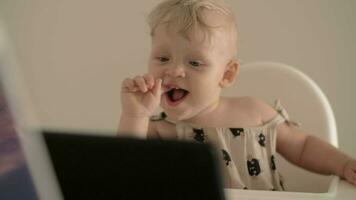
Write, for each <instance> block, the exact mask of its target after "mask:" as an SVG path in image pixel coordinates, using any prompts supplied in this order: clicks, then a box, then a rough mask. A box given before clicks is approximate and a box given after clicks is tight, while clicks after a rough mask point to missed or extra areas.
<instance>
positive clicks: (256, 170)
mask: <svg viewBox="0 0 356 200" xmlns="http://www.w3.org/2000/svg"><path fill="white" fill-rule="evenodd" d="M247 169H248V173H249V174H250V176H258V175H259V174H260V173H261V168H260V164H259V162H258V160H257V159H256V158H252V159H250V160H247Z"/></svg>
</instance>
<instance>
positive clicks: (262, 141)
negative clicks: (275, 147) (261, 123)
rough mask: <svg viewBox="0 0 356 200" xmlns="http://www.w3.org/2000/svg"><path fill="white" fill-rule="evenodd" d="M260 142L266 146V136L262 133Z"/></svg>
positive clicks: (259, 137) (259, 136)
mask: <svg viewBox="0 0 356 200" xmlns="http://www.w3.org/2000/svg"><path fill="white" fill-rule="evenodd" d="M258 143H259V144H260V145H261V146H263V147H265V146H266V137H265V136H264V135H263V134H262V133H260V134H259V135H258Z"/></svg>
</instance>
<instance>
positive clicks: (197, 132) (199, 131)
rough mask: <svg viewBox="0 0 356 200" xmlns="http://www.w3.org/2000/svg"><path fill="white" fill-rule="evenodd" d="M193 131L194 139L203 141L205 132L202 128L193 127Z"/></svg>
mask: <svg viewBox="0 0 356 200" xmlns="http://www.w3.org/2000/svg"><path fill="white" fill-rule="evenodd" d="M193 131H194V133H195V136H194V140H196V141H198V142H204V140H205V134H204V131H203V129H195V128H193Z"/></svg>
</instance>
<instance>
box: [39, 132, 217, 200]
mask: <svg viewBox="0 0 356 200" xmlns="http://www.w3.org/2000/svg"><path fill="white" fill-rule="evenodd" d="M44 137H45V141H46V144H47V146H48V149H49V153H50V156H51V159H52V162H53V165H54V168H55V171H56V175H57V178H58V180H59V184H60V187H61V189H62V192H63V195H64V198H65V199H148V198H149V199H194V200H196V199H206V200H208V199H214V200H218V199H223V190H222V186H221V180H220V175H219V170H218V167H217V166H218V165H217V164H216V159H215V152H214V149H213V148H212V147H211V146H210V145H207V144H197V143H190V142H182V141H166V140H165V141H163V140H140V139H127V138H117V137H100V136H83V135H75V134H74V135H73V134H61V133H57V132H56V133H54V132H48V131H47V132H45V133H44Z"/></svg>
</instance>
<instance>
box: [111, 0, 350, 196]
mask: <svg viewBox="0 0 356 200" xmlns="http://www.w3.org/2000/svg"><path fill="white" fill-rule="evenodd" d="M149 25H150V28H151V36H152V49H151V54H150V59H149V64H148V69H149V70H148V71H149V72H148V73H147V74H145V75H142V76H141V75H139V76H136V77H134V78H127V79H125V80H124V81H123V83H122V89H121V99H122V114H121V119H120V125H119V131H118V132H119V134H121V135H123V134H124V133H129V134H130V135H131V136H135V137H140V138H147V137H155V138H162V139H182V140H193V141H197V142H209V143H211V144H213V145H215V146H216V147H217V148H218V149H221V151H220V152H221V160H222V162H221V164H222V165H223V170H222V171H223V174H224V180H225V187H229V188H240V189H262V190H284V185H283V182H282V178H281V177H280V174H279V173H278V166H277V163H276V161H275V156H276V154H277V152H278V153H280V154H281V155H282V156H284V157H285V158H286V159H287V160H289V161H290V162H292V163H294V164H296V165H298V166H301V167H303V168H305V169H308V170H311V171H314V172H317V173H321V174H336V175H338V176H340V177H342V178H345V179H346V180H347V181H348V182H350V183H352V184H356V160H354V159H352V158H351V157H349V156H347V155H345V154H344V153H342V152H340V151H339V150H338V149H336V148H334V147H333V146H332V145H330V144H328V143H326V142H324V141H323V140H321V139H318V138H316V137H314V136H311V135H308V134H306V133H305V132H304V131H302V130H300V129H299V128H297V127H296V126H295V125H294V123H293V122H291V121H290V120H289V119H288V117H287V115H286V114H284V113H286V111H285V110H284V109H283V107H281V106H280V104H278V105H277V107H275V108H273V107H271V106H269V105H268V104H266V103H264V102H263V101H261V100H259V99H257V98H254V97H229V98H228V97H222V96H220V93H221V90H222V89H223V88H226V87H229V86H230V85H231V84H233V82H234V80H235V78H236V76H237V75H238V73H239V67H240V63H239V60H238V59H237V56H236V55H237V27H236V22H235V17H234V15H233V13H232V12H231V10H230V9H229V7H228V6H227V5H226V4H225V3H224V1H222V0H167V1H164V2H162V3H160V4H159V5H158V6H157V7H155V8H154V10H153V11H152V12H151V14H150V15H149ZM159 105H160V106H161V107H162V108H163V110H164V113H161V115H160V116H155V117H152V115H153V114H154V111H155V110H156V109H157V108H158V106H159ZM315 158H319V159H315Z"/></svg>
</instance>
